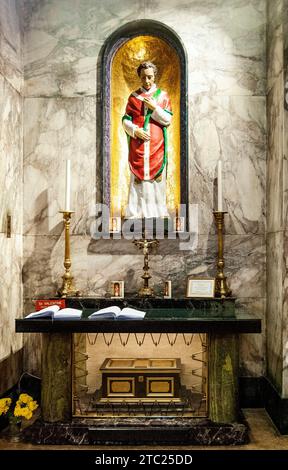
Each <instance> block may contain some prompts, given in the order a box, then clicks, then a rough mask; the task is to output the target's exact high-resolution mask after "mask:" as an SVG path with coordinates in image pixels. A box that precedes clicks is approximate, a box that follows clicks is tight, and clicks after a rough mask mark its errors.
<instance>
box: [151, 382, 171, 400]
mask: <svg viewBox="0 0 288 470" xmlns="http://www.w3.org/2000/svg"><path fill="white" fill-rule="evenodd" d="M157 381H158V382H170V390H171V391H170V392H165V393H161V392H151V391H150V390H151V382H157ZM159 394H160V395H159ZM146 396H147V397H157V401H158V397H174V377H147V380H146Z"/></svg>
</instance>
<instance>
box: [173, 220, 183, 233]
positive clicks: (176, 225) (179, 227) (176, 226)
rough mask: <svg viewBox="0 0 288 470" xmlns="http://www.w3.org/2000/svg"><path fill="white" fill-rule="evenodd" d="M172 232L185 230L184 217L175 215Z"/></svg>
mask: <svg viewBox="0 0 288 470" xmlns="http://www.w3.org/2000/svg"><path fill="white" fill-rule="evenodd" d="M174 232H185V217H175V219H174Z"/></svg>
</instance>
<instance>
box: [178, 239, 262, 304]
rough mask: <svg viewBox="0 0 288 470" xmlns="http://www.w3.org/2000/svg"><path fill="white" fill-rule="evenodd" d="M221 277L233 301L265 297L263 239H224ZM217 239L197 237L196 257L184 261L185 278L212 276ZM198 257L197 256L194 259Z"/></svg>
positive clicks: (190, 255) (192, 256) (188, 256)
mask: <svg viewBox="0 0 288 470" xmlns="http://www.w3.org/2000/svg"><path fill="white" fill-rule="evenodd" d="M224 243H225V248H224V258H225V269H224V271H225V274H226V276H227V282H228V283H229V286H230V288H231V289H232V293H233V296H235V297H237V298H246V297H251V298H263V297H264V296H265V287H266V286H265V261H266V253H265V251H266V250H265V238H264V236H262V235H249V236H248V235H245V236H241V235H226V236H225V241H224ZM216 250H217V237H216V236H215V235H209V236H208V237H204V236H203V237H201V236H200V237H199V245H198V247H197V252H196V253H190V254H189V253H188V254H187V257H186V266H187V274H189V275H195V276H197V275H199V276H212V277H213V276H214V275H215V272H216V269H215V260H216ZM197 255H198V256H197Z"/></svg>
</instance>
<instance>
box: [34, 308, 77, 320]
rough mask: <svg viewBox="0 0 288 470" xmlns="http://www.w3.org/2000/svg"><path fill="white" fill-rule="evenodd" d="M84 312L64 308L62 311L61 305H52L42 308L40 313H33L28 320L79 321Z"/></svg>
mask: <svg viewBox="0 0 288 470" xmlns="http://www.w3.org/2000/svg"><path fill="white" fill-rule="evenodd" d="M81 315H82V310H77V309H76V308H62V309H61V310H60V307H59V305H51V306H49V307H46V308H42V310H39V312H33V313H30V314H29V315H27V317H25V319H26V318H30V319H32V318H35V319H36V318H37V319H38V318H51V319H53V320H78V319H79V318H81Z"/></svg>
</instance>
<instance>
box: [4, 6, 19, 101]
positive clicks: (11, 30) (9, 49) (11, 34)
mask: <svg viewBox="0 0 288 470" xmlns="http://www.w3.org/2000/svg"><path fill="white" fill-rule="evenodd" d="M21 15H22V8H21V2H19V1H17V0H0V73H1V74H2V75H3V76H4V77H5V78H6V79H7V80H8V81H9V82H10V83H11V85H12V86H13V87H14V88H15V89H16V90H17V91H18V92H19V93H22V91H23V61H22V46H23V44H22V41H23V36H22V25H21Z"/></svg>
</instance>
